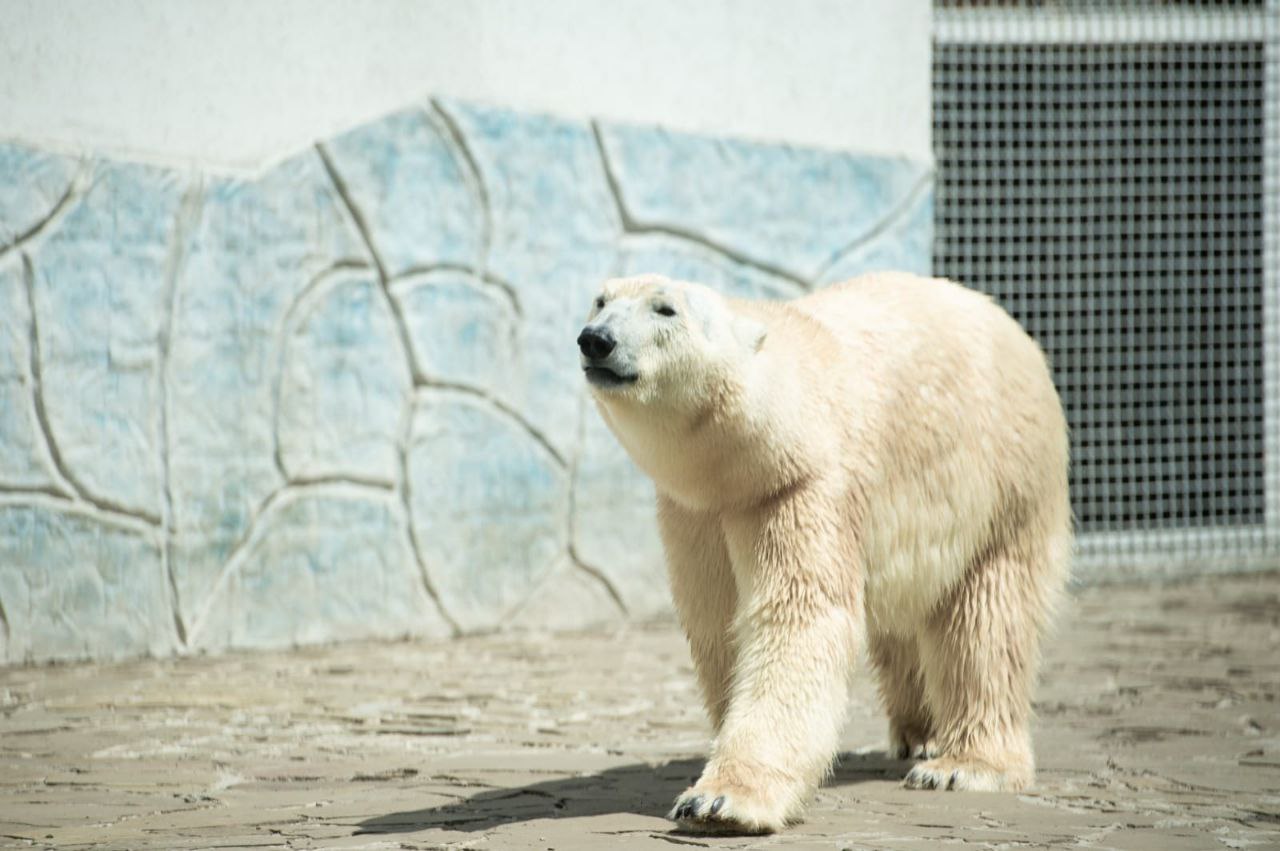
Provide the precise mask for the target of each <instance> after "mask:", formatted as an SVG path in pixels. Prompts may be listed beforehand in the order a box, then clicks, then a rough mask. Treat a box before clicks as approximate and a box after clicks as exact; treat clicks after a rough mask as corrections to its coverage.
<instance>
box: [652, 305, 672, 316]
mask: <svg viewBox="0 0 1280 851" xmlns="http://www.w3.org/2000/svg"><path fill="white" fill-rule="evenodd" d="M653 312H654V313H656V314H658V315H659V316H675V315H676V309H675V308H674V307H672V306H671V305H669V304H660V305H658V306H657V307H655V308H654V309H653Z"/></svg>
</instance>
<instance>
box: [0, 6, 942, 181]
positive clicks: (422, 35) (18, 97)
mask: <svg viewBox="0 0 1280 851" xmlns="http://www.w3.org/2000/svg"><path fill="white" fill-rule="evenodd" d="M929 8H930V7H929V2H928V0H878V2H877V0H789V2H784V0H693V2H682V0H537V2H533V0H526V2H522V0H416V2H415V0H378V1H377V2H343V0H230V2H227V0H184V1H183V2H175V0H80V2H75V1H74V0H0V138H5V139H10V140H17V141H26V142H34V143H39V144H42V145H47V146H51V147H55V148H60V149H64V150H84V149H94V150H98V151H101V152H105V153H111V154H117V155H124V156H129V157H136V158H142V159H149V160H154V161H160V162H166V163H199V164H201V165H204V166H206V167H211V168H215V169H226V170H240V169H254V168H258V167H261V166H263V165H265V164H267V163H269V162H271V161H273V160H276V159H279V158H280V157H283V156H286V155H288V154H289V153H291V152H293V151H295V150H297V149H299V148H301V147H303V146H305V145H307V144H309V143H310V142H312V141H314V140H316V139H318V138H323V137H325V136H328V135H330V134H332V133H333V132H335V131H338V130H341V129H344V128H346V127H349V126H352V125H355V124H359V123H361V122H363V121H365V120H368V119H371V118H375V117H377V116H379V115H382V114H384V113H386V112H389V111H391V110H394V109H396V108H399V107H401V106H403V105H405V104H406V103H409V102H411V101H413V100H415V99H417V98H420V97H422V96H423V95H426V94H442V95H447V96H454V97H463V98H470V99H475V100H482V101H489V102H494V103H500V104H505V105H510V106H514V107H518V108H525V109H535V110H543V111H550V112H554V113H558V114H562V115H566V116H587V115H591V116H599V117H605V118H611V119H618V120H631V121H640V122H653V123H659V124H663V125H666V126H669V127H673V128H676V129H683V130H690V131H695V132H706V133H716V134H727V135H740V136H745V137H748V138H755V139H764V140H783V141H791V142H796V143H800V144H811V145H818V146H823V147H834V148H839V149H849V150H858V151H865V152H870V153H887V154H906V155H910V156H915V157H926V158H927V157H929V156H930V154H929Z"/></svg>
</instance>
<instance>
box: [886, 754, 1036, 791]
mask: <svg viewBox="0 0 1280 851" xmlns="http://www.w3.org/2000/svg"><path fill="white" fill-rule="evenodd" d="M1029 783H1030V777H1029V776H1028V774H1027V772H1025V771H1022V770H1018V769H1012V770H1010V769H1005V770H1001V769H999V768H996V767H995V766H993V765H991V764H990V763H988V762H985V761H983V760H980V759H960V758H955V757H945V756H944V757H938V758H937V759H930V760H926V761H925V762H919V763H916V764H915V765H914V766H912V768H911V770H910V771H909V772H907V776H906V779H904V780H903V781H902V785H903V786H905V787H907V788H908V789H950V790H954V791H971V792H1014V791H1017V790H1019V789H1024V788H1026V787H1027V785H1029Z"/></svg>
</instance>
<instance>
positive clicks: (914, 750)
mask: <svg viewBox="0 0 1280 851" xmlns="http://www.w3.org/2000/svg"><path fill="white" fill-rule="evenodd" d="M867 639H868V640H867V650H868V653H869V656H870V658H871V668H872V670H874V671H875V674H876V681H877V685H878V686H879V690H880V702H881V704H882V705H883V706H884V710H885V714H887V715H888V716H889V756H890V757H892V758H893V759H910V758H912V757H917V756H921V757H923V756H933V755H934V753H933V747H932V742H931V741H930V740H931V738H932V735H933V718H932V717H931V716H930V714H929V705H928V703H927V702H926V701H925V694H924V672H923V670H922V669H921V665H920V648H919V646H918V643H917V642H916V639H915V637H914V636H904V635H893V634H890V633H887V632H870V634H869V635H868V637H867Z"/></svg>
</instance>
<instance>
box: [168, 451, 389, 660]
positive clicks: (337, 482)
mask: <svg viewBox="0 0 1280 851" xmlns="http://www.w3.org/2000/svg"><path fill="white" fill-rule="evenodd" d="M347 488H350V489H353V490H356V491H360V492H361V493H362V494H363V495H365V496H367V495H368V494H369V492H370V491H374V492H376V494H377V495H378V496H379V498H386V497H387V496H391V495H393V488H392V487H390V486H389V485H387V484H386V483H378V484H376V485H371V484H369V483H368V482H367V481H365V480H363V479H359V478H354V477H350V476H318V477H316V478H314V479H310V480H307V481H300V482H296V483H294V482H288V483H285V484H283V485H281V486H280V487H278V488H276V489H275V490H273V491H271V493H269V494H267V495H266V496H265V497H263V498H262V500H261V501H259V502H258V505H257V506H256V507H255V508H254V510H253V511H252V513H251V514H250V515H249V522H248V523H247V524H246V525H245V530H244V533H243V534H242V535H241V536H240V537H239V538H238V539H237V540H236V542H235V543H234V544H232V546H231V550H230V552H228V553H227V559H226V561H224V562H223V564H222V569H221V570H220V571H219V572H218V577H217V579H215V580H214V584H213V587H212V588H211V589H210V590H209V593H208V595H207V596H206V597H205V601H204V605H203V606H202V607H201V609H200V613H199V614H198V615H196V617H194V618H192V621H191V627H190V628H189V629H188V630H187V636H188V647H194V646H195V644H196V640H197V639H198V638H199V637H200V635H201V634H202V633H203V632H204V629H205V627H206V625H207V624H208V621H209V617H210V615H211V614H212V612H213V607H214V605H215V604H216V603H217V601H218V598H219V597H220V596H221V595H222V593H223V591H224V590H225V589H226V587H227V585H228V584H229V583H230V582H231V580H232V579H233V578H235V576H236V575H237V574H238V573H239V572H240V570H241V568H242V567H243V565H244V561H245V559H246V558H247V557H248V553H249V552H251V551H252V549H253V546H254V545H255V544H257V543H258V542H259V541H260V540H261V539H262V535H263V534H264V532H263V527H264V523H263V521H264V518H266V516H267V515H268V514H270V513H271V511H272V510H274V509H275V507H276V506H277V505H279V504H280V503H282V502H284V501H285V500H287V499H289V498H290V497H293V496H295V495H297V494H309V493H314V492H319V493H321V494H325V493H330V494H337V495H339V496H342V495H349V494H344V489H347Z"/></svg>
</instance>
